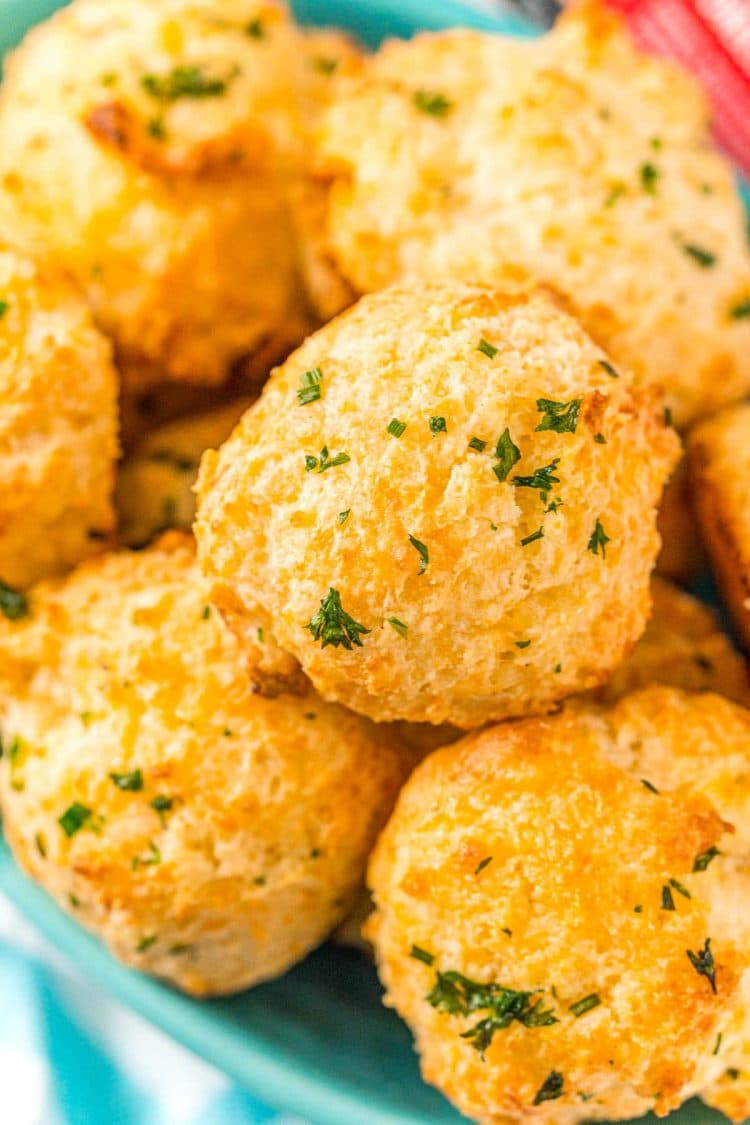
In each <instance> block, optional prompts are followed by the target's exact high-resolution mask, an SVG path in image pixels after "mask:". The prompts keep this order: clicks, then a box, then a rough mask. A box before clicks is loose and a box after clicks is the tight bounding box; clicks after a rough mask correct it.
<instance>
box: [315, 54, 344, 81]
mask: <svg viewBox="0 0 750 1125" xmlns="http://www.w3.org/2000/svg"><path fill="white" fill-rule="evenodd" d="M312 65H313V68H314V69H315V70H317V72H318V74H324V75H325V76H326V77H327V78H329V77H330V76H331V75H332V74H333V72H334V71H335V70H336V68H337V67H338V65H339V60H338V59H334V58H326V57H324V56H323V55H318V56H316V58H314V59H313V60H312Z"/></svg>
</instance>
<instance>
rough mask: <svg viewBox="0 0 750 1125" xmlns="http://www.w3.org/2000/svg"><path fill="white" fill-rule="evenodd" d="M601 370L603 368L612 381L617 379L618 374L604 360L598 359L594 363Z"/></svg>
mask: <svg viewBox="0 0 750 1125" xmlns="http://www.w3.org/2000/svg"><path fill="white" fill-rule="evenodd" d="M596 362H597V363H598V364H599V366H600V367H601V368H603V369H604V370H605V371H606V372H607V374H608V375H609V376H610V377H611V378H612V379H619V378H620V372H619V371H617V369H616V368H614V367H613V366H612V364H611V363H609V362H608V361H607V360H606V359H598V360H597V361H596Z"/></svg>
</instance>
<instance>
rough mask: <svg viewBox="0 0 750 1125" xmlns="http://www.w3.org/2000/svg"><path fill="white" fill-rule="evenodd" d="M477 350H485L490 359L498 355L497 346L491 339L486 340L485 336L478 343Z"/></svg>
mask: <svg viewBox="0 0 750 1125" xmlns="http://www.w3.org/2000/svg"><path fill="white" fill-rule="evenodd" d="M477 351H478V352H484V354H485V355H486V356H487V358H488V359H494V358H495V356H496V355H497V348H496V347H495V346H494V344H491V343H490V342H489V340H485V338H484V336H483V337H482V338H481V340H480V341H479V343H478V344H477Z"/></svg>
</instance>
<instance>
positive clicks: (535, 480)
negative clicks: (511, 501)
mask: <svg viewBox="0 0 750 1125" xmlns="http://www.w3.org/2000/svg"><path fill="white" fill-rule="evenodd" d="M559 464H560V458H559V457H555V459H554V461H550V463H549V465H545V466H544V468H542V469H534V472H533V473H532V475H531V476H530V477H513V481H512V483H513V484H514V485H515V486H516V488H538V489H539V491H540V492H550V491H551V489H552V486H553V484H559V483H560V478H559V477H556V476H555V472H556V471H557V466H558V465H559Z"/></svg>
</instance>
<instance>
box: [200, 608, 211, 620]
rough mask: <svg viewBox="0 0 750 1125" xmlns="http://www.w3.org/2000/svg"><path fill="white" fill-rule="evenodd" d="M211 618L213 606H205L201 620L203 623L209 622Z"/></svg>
mask: <svg viewBox="0 0 750 1125" xmlns="http://www.w3.org/2000/svg"><path fill="white" fill-rule="evenodd" d="M210 616H211V606H210V605H204V607H203V609H202V610H201V620H202V621H208V619H209V617H210Z"/></svg>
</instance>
